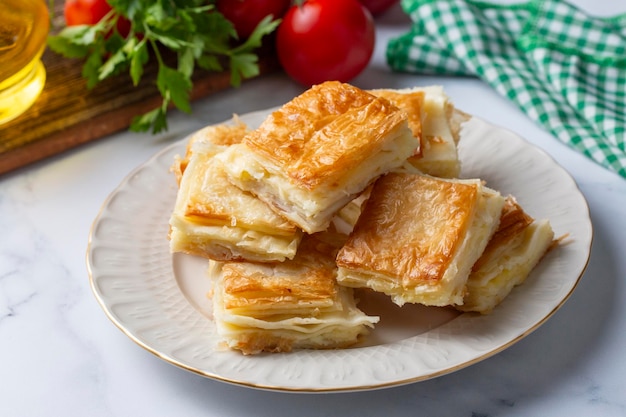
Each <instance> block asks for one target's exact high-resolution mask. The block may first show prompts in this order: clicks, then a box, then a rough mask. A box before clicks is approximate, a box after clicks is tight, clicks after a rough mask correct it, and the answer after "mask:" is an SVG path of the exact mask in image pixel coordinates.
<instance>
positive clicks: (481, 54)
mask: <svg viewBox="0 0 626 417" xmlns="http://www.w3.org/2000/svg"><path fill="white" fill-rule="evenodd" d="M402 7H403V9H404V11H405V12H406V13H407V14H408V15H409V16H410V17H411V20H412V22H413V23H412V26H411V31H410V32H409V33H407V34H405V35H403V36H400V37H399V38H396V39H392V40H391V41H390V42H389V44H388V46H387V62H388V64H389V66H390V67H391V68H392V69H393V70H395V71H401V72H418V73H426V74H433V73H434V74H445V75H471V76H478V77H480V78H481V79H483V80H484V81H486V82H487V83H489V84H490V85H491V86H492V87H493V88H494V89H496V90H497V91H498V92H499V93H500V94H502V95H503V96H505V97H508V98H509V99H511V100H513V101H514V102H515V103H517V105H518V106H519V107H520V108H521V109H522V110H523V111H524V112H525V113H526V114H527V115H528V116H529V117H530V118H532V119H533V120H535V121H537V122H538V123H540V124H542V125H543V126H545V128H547V129H548V130H549V131H550V132H551V133H552V134H553V135H554V136H556V137H557V138H558V139H560V140H561V141H563V142H565V143H567V144H568V145H570V146H571V147H573V148H574V149H577V150H579V151H580V152H582V153H584V154H585V155H587V156H588V157H590V158H591V159H593V160H594V161H596V162H598V163H600V164H601V165H603V166H605V167H607V168H609V169H611V170H613V171H615V172H617V173H618V174H619V175H621V176H622V177H625V178H626V149H625V147H624V131H625V128H626V15H620V16H616V17H613V18H598V17H592V16H589V15H588V14H585V13H584V12H583V11H581V10H579V9H577V8H575V7H574V6H572V5H570V4H568V3H567V2H565V1H558V0H543V1H542V0H536V1H535V0H531V1H528V2H524V3H517V4H514V5H502V4H500V5H496V4H493V3H488V2H484V1H473V0H402Z"/></svg>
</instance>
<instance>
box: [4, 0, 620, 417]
mask: <svg viewBox="0 0 626 417" xmlns="http://www.w3.org/2000/svg"><path fill="white" fill-rule="evenodd" d="M575 3H577V4H579V5H581V6H582V7H583V8H586V9H587V10H589V11H591V12H594V13H598V14H606V15H609V14H612V13H614V12H625V11H626V5H624V4H622V5H618V4H617V3H622V2H616V1H613V0H606V1H600V0H597V1H590V0H578V1H576V2H575ZM406 27H407V21H406V19H405V18H404V16H402V15H401V14H400V13H398V10H393V11H391V12H390V13H388V14H387V15H385V16H383V17H381V18H380V19H379V20H378V28H379V44H378V47H377V50H376V54H375V57H374V60H373V61H372V63H371V65H370V66H369V68H368V69H367V70H366V71H365V72H364V73H363V74H362V75H361V76H359V77H358V78H357V79H355V80H354V81H353V83H354V84H355V85H357V86H359V87H363V88H375V87H395V88H399V87H406V86H413V85H428V84H441V85H443V86H444V87H445V89H446V91H447V93H448V94H449V95H450V96H451V97H452V99H453V100H454V102H455V103H456V104H457V106H459V107H460V108H462V109H466V110H470V111H471V112H472V113H474V114H476V115H477V116H480V117H483V118H485V119H487V120H489V121H491V122H493V123H495V124H498V125H502V126H506V127H508V128H509V129H511V130H513V131H514V132H516V133H518V134H520V135H522V136H524V137H525V138H527V139H528V140H529V141H530V142H532V143H534V144H535V145H536V146H538V147H540V148H542V149H544V150H546V151H547V152H548V153H549V154H551V155H552V156H553V157H554V158H555V159H556V160H557V161H558V162H559V163H560V164H561V165H562V166H563V167H565V169H567V170H568V171H569V172H570V173H571V175H572V176H573V177H574V179H575V180H576V181H577V183H578V184H579V186H580V188H581V190H582V192H583V194H584V195H585V197H586V198H587V200H588V203H589V206H590V210H591V217H592V221H593V225H594V229H595V237H594V245H593V249H592V254H591V259H590V262H589V266H588V268H587V271H586V273H585V274H584V276H583V278H582V280H581V282H580V284H579V286H578V288H577V289H576V291H575V292H574V294H573V295H572V297H571V298H570V299H569V300H568V301H567V302H566V303H565V305H564V306H563V307H562V308H561V309H560V310H559V311H558V312H557V313H556V314H555V315H554V316H553V317H552V318H551V319H550V320H548V321H547V322H546V323H545V324H544V325H543V326H541V327H540V328H539V329H537V330H536V331H535V332H533V333H532V334H530V335H529V336H527V337H526V338H524V339H523V340H522V341H520V342H519V343H517V344H515V345H514V346H512V347H510V348H509V349H506V350H505V351H503V352H501V353H499V354H497V355H495V356H493V357H491V358H489V359H487V360H485V361H483V362H480V363H478V364H476V365H473V366H470V367H468V368H465V369H463V370H460V371H458V372H455V373H452V374H449V375H446V376H442V377H439V378H436V379H432V380H429V381H425V382H420V383H415V384H411V385H407V386H402V387H396V388H389V389H382V390H377V391H371V392H356V393H342V394H319V395H318V394H293V393H277V392H268V391H261V390H255V389H249V388H243V387H238V386H233V385H229V384H226V383H222V382H217V381H213V380H210V379H205V378H202V377H200V376H197V375H195V374H192V373H189V372H187V371H184V370H182V369H179V368H176V367H174V366H172V365H170V364H168V363H166V362H164V361H162V360H160V359H159V358H157V357H155V356H154V355H152V354H151V353H149V352H147V351H145V350H143V349H142V348H140V347H139V346H137V345H136V344H135V343H134V342H133V341H131V340H130V339H129V338H128V337H126V336H125V335H124V334H123V333H122V332H121V331H119V330H118V329H117V328H116V327H115V326H114V325H113V324H112V323H111V322H110V321H109V319H108V318H107V317H106V316H105V314H104V313H103V311H102V310H101V308H100V306H99V305H98V303H97V302H96V300H95V298H94V296H93V294H92V292H91V289H90V287H89V280H88V276H87V271H86V267H85V251H86V246H87V236H88V233H89V228H90V226H91V222H92V221H93V219H94V217H95V216H96V214H97V213H98V210H99V208H100V205H101V204H102V202H103V201H104V199H105V198H106V197H107V195H108V194H109V193H110V192H111V191H112V190H113V189H114V188H115V187H116V186H117V184H118V183H119V182H120V181H121V180H122V179H123V178H124V177H125V176H126V175H127V174H128V173H129V171H130V170H132V169H133V168H134V167H136V166H137V165H139V164H141V163H142V162H144V161H145V160H146V159H147V158H149V157H150V156H151V155H152V154H153V153H155V152H156V151H158V150H159V149H161V148H162V147H163V146H165V145H167V144H169V143H172V142H173V141H175V140H177V139H179V138H181V137H182V136H184V135H185V134H186V133H188V132H190V131H192V130H195V129H198V128H200V127H202V126H204V125H206V124H209V123H214V122H220V121H222V120H224V119H227V118H228V117H230V115H231V113H233V112H238V113H245V112H248V111H252V110H257V109H263V108H266V107H270V106H274V105H279V104H281V103H283V102H285V101H287V100H288V99H290V98H291V97H293V96H294V95H295V94H298V93H299V92H300V91H301V87H299V86H298V85H296V84H294V83H293V82H291V81H289V80H288V79H287V78H286V77H284V76H283V75H281V74H275V75H271V76H267V77H262V78H260V79H257V80H254V81H250V82H248V83H246V84H245V85H244V86H243V87H241V88H240V89H238V90H232V91H226V92H223V93H219V94H216V95H215V96H212V97H211V98H208V99H205V100H203V101H201V102H197V103H196V104H195V105H194V112H193V115H182V114H179V113H172V115H171V118H170V130H169V132H168V133H167V134H163V135H159V136H156V137H153V136H148V135H139V134H132V133H128V132H123V133H120V134H117V135H112V136H111V137H108V138H106V139H103V140H101V141H98V142H96V143H93V144H90V145H87V146H83V147H81V148H79V149H76V150H73V151H70V152H67V153H65V154H63V155H60V156H58V157H54V158H51V159H49V160H46V161H44V162H41V163H37V164H34V165H32V166H29V167H26V168H24V169H21V170H18V171H16V172H13V173H10V174H8V175H5V176H3V177H0V236H1V238H0V381H1V385H0V415H1V416H5V417H13V416H20V417H21V416H116V417H117V416H134V415H142V416H152V417H157V416H173V415H176V416H248V415H255V416H268V417H270V416H294V415H305V416H353V415H354V416H381V415H386V416H415V415H428V416H564V415H570V416H582V415H585V416H587V415H598V416H600V415H601V416H624V415H626V385H625V384H624V382H623V376H624V375H626V361H624V360H623V359H624V353H623V352H624V347H625V346H626V308H625V307H624V306H626V284H625V281H624V280H625V279H626V256H624V255H625V248H626V215H625V211H624V207H626V180H624V179H621V178H619V177H618V176H617V175H615V174H612V173H610V172H608V171H607V170H605V169H603V168H601V167H599V166H598V165H596V164H594V163H593V162H591V161H589V160H588V159H586V158H585V157H583V156H581V155H579V154H578V153H576V152H574V151H572V150H570V149H568V148H567V147H566V146H564V145H562V144H561V143H559V142H558V141H557V140H556V139H554V138H552V137H551V136H550V135H549V134H548V133H546V132H545V131H543V130H542V129H541V128H540V127H538V126H536V125H535V124H533V123H532V122H531V121H530V120H529V119H528V118H527V117H526V116H525V115H524V114H522V113H521V112H520V111H519V110H518V109H517V108H516V107H515V106H514V105H513V104H511V103H509V102H508V101H506V100H505V99H503V98H501V97H500V96H498V95H497V94H496V93H495V92H493V91H492V90H491V89H490V88H489V87H488V86H486V85H485V84H484V83H482V82H481V81H479V80H476V79H470V78H463V79H454V78H442V77H424V76H418V75H399V74H391V73H390V71H389V70H388V68H387V67H386V65H385V63H384V42H385V39H387V38H388V37H389V36H392V35H393V34H395V33H400V32H402V31H404V30H405V29H406ZM520 180H523V179H520Z"/></svg>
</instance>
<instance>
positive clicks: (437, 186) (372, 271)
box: [337, 173, 504, 306]
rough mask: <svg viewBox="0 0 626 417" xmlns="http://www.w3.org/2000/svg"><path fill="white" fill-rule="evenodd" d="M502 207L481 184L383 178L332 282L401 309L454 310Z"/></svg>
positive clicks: (419, 177) (501, 200) (339, 259)
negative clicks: (381, 295) (410, 306)
mask: <svg viewBox="0 0 626 417" xmlns="http://www.w3.org/2000/svg"><path fill="white" fill-rule="evenodd" d="M503 204H504V198H502V196H500V194H499V193H497V192H495V191H493V190H491V189H489V188H487V187H485V186H483V185H482V183H481V182H480V181H479V180H444V179H438V178H434V177H429V176H425V175H420V174H410V173H390V174H387V175H385V176H383V177H382V178H380V179H379V180H378V181H377V182H376V184H375V185H374V188H373V190H372V192H371V194H370V197H369V200H368V201H367V203H366V205H365V208H364V209H363V212H362V213H361V216H360V217H359V219H358V221H357V223H356V226H355V228H354V230H353V232H352V234H351V235H350V237H349V239H348V241H347V242H346V244H345V245H344V246H343V248H342V249H341V250H340V252H339V254H338V256H337V265H338V266H339V272H338V281H339V282H340V283H341V284H342V285H347V286H351V287H367V288H371V289H373V290H375V291H379V292H383V293H385V294H388V295H390V296H391V297H392V300H393V301H394V302H395V303H396V304H399V305H402V304H404V303H407V302H410V303H421V304H425V305H434V306H445V305H452V304H460V303H462V302H463V295H464V291H465V283H466V281H467V277H468V276H469V273H470V270H471V267H472V265H473V264H474V263H475V262H476V260H477V259H478V258H479V256H480V255H481V253H482V251H483V250H484V248H485V246H486V245H487V242H488V241H489V239H490V237H491V236H492V235H493V233H494V232H495V230H496V227H497V226H498V223H499V218H500V212H501V209H502V206H503Z"/></svg>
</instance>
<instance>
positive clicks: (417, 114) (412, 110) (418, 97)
mask: <svg viewBox="0 0 626 417" xmlns="http://www.w3.org/2000/svg"><path fill="white" fill-rule="evenodd" d="M370 92H371V93H372V94H374V95H375V96H377V97H383V98H385V99H387V100H389V101H390V102H391V103H392V104H393V105H394V106H396V107H398V108H399V109H400V110H402V111H403V112H405V113H406V115H407V120H408V123H409V129H411V131H412V132H413V136H414V137H415V138H417V139H418V141H419V142H421V138H422V117H423V112H424V109H423V108H424V95H425V93H424V91H421V90H414V91H397V90H371V91H370ZM420 154H421V146H418V148H417V149H416V150H415V155H414V156H416V157H417V156H419V155H420Z"/></svg>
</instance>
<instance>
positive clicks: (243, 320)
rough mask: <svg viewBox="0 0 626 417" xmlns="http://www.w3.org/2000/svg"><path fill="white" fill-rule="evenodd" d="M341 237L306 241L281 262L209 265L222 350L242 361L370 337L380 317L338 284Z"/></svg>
mask: <svg viewBox="0 0 626 417" xmlns="http://www.w3.org/2000/svg"><path fill="white" fill-rule="evenodd" d="M341 236H342V235H339V234H335V233H333V234H330V233H327V232H322V233H321V234H315V235H307V236H305V237H304V239H303V240H302V243H301V244H300V247H299V249H298V253H297V255H296V257H295V258H294V259H293V260H287V261H285V262H277V263H252V262H216V261H211V262H210V266H209V275H210V277H211V279H212V281H213V316H214V319H215V323H216V327H217V333H218V335H219V336H221V338H222V339H223V340H224V342H225V344H226V346H228V347H229V348H231V349H235V350H239V351H241V352H242V353H244V354H246V355H250V354H257V353H261V352H289V351H292V350H294V349H332V348H345V347H348V346H351V345H353V344H355V343H357V341H358V340H359V338H360V337H361V336H362V335H365V334H366V333H368V331H369V330H368V329H369V328H371V327H373V325H374V324H375V323H376V322H377V321H378V317H370V316H367V315H366V314H364V313H363V312H362V311H360V310H359V309H358V308H357V305H356V301H355V299H354V296H353V290H352V289H351V288H347V287H342V286H339V285H338V284H337V281H336V275H337V268H336V265H335V262H334V260H335V255H336V253H337V249H338V247H339V245H340V244H341V242H342V241H343V240H344V239H345V236H344V237H343V238H342V237H341Z"/></svg>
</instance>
